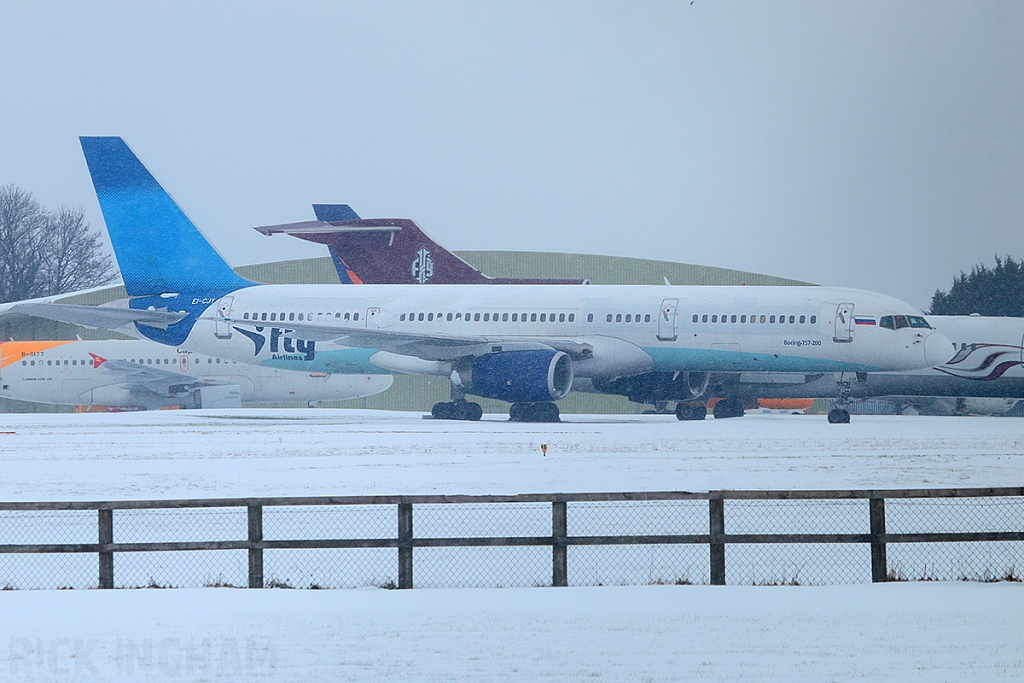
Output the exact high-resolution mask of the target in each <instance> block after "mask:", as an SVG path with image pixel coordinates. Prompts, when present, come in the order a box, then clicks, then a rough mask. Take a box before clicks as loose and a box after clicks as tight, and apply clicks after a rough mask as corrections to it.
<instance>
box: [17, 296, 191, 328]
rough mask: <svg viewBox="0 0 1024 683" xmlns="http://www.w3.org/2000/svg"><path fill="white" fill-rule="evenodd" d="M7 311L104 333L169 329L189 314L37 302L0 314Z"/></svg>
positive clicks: (23, 303)
mask: <svg viewBox="0 0 1024 683" xmlns="http://www.w3.org/2000/svg"><path fill="white" fill-rule="evenodd" d="M5 312H8V313H22V314H24V315H32V316H35V317H37V318H46V319H48V320H56V321H58V322H62V323H72V324H74V325H81V326H82V327H95V328H100V329H104V330H116V329H118V328H121V327H124V326H125V325H130V324H131V323H137V324H139V325H146V326H147V327H155V328H157V329H161V330H166V329H167V328H168V327H169V326H170V325H173V324H174V323H176V322H178V321H179V320H181V319H182V318H185V317H187V316H188V313H185V312H183V311H180V312H172V311H166V310H165V311H155V310H135V309H132V308H120V307H113V306H79V305H74V304H53V303H36V302H22V303H15V304H13V305H10V306H8V307H6V308H5V309H3V310H0V313H5Z"/></svg>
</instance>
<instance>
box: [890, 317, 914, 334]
mask: <svg viewBox="0 0 1024 683" xmlns="http://www.w3.org/2000/svg"><path fill="white" fill-rule="evenodd" d="M892 320H893V322H895V323H896V329H897V330H902V329H903V328H904V327H910V323H909V322H908V321H907V316H905V315H894V316H893V317H892Z"/></svg>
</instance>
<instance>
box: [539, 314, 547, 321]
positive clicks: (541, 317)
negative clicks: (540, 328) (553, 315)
mask: <svg viewBox="0 0 1024 683" xmlns="http://www.w3.org/2000/svg"><path fill="white" fill-rule="evenodd" d="M540 321H541V322H542V323H543V322H547V314H546V313H541V314H540Z"/></svg>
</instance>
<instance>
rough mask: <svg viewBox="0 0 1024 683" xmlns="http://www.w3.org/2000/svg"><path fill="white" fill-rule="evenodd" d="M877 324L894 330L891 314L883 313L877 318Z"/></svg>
mask: <svg viewBox="0 0 1024 683" xmlns="http://www.w3.org/2000/svg"><path fill="white" fill-rule="evenodd" d="M878 326H879V327H884V328H885V329H887V330H895V329H896V325H895V324H893V321H892V316H891V315H883V316H882V317H881V318H879V319H878Z"/></svg>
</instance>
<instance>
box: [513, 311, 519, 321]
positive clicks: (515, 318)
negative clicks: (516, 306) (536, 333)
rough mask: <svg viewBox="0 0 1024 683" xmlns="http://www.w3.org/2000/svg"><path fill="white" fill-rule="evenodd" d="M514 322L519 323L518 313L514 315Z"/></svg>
mask: <svg viewBox="0 0 1024 683" xmlns="http://www.w3.org/2000/svg"><path fill="white" fill-rule="evenodd" d="M512 322H514V323H515V322H519V314H518V313H513V314H512Z"/></svg>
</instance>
